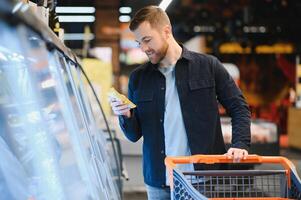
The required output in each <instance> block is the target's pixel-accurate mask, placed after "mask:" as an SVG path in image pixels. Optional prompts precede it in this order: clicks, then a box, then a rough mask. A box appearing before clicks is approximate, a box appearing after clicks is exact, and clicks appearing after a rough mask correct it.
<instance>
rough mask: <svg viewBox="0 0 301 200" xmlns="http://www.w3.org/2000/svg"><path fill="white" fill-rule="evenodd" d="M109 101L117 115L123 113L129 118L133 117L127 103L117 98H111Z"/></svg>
mask: <svg viewBox="0 0 301 200" xmlns="http://www.w3.org/2000/svg"><path fill="white" fill-rule="evenodd" d="M109 101H110V104H111V107H112V110H113V112H114V114H115V115H123V116H126V117H127V118H130V117H131V111H130V110H131V109H130V108H129V106H128V105H127V104H125V103H123V102H122V101H120V100H118V99H115V98H109Z"/></svg>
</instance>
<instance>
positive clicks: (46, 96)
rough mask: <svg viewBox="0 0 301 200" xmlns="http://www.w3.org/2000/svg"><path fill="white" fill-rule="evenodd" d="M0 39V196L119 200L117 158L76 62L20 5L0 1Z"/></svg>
mask: <svg viewBox="0 0 301 200" xmlns="http://www.w3.org/2000/svg"><path fill="white" fill-rule="evenodd" d="M0 38H1V40H0V86H1V87H0V160H1V162H0V199H5V200H9V199H17V200H18V199H22V200H24V199H35V200H38V199H43V200H44V199H45V200H47V199H49V200H50V199H51V200H53V199H56V200H60V199H62V200H63V199H72V200H73V199H75V200H76V199H78V200H81V199H101V200H103V199H114V200H115V199H121V198H122V195H121V180H120V174H121V164H120V154H118V151H117V146H116V145H115V143H114V142H113V139H112V138H113V136H112V135H110V134H109V133H110V130H109V127H108V124H107V123H106V119H105V116H104V115H103V112H101V107H99V106H100V104H99V102H98V100H97V97H96V96H95V94H94V93H93V88H92V86H91V84H89V81H88V80H87V78H86V77H85V76H84V72H83V70H82V68H81V67H80V65H79V63H78V62H77V61H76V57H75V56H74V55H73V54H72V53H71V52H70V50H69V49H67V48H66V47H65V46H64V45H63V44H62V43H61V42H60V41H59V40H58V39H57V38H56V36H55V35H54V34H53V33H52V31H51V30H50V29H49V28H48V27H47V26H46V25H44V24H43V23H42V22H40V21H39V20H38V19H37V18H36V16H35V15H34V14H32V13H31V12H30V10H29V9H28V7H26V5H25V4H22V3H20V2H15V1H8V0H4V1H1V3H0ZM85 82H86V84H85ZM95 102H97V103H95ZM92 104H93V106H91V105H92ZM108 135H109V136H110V137H109V136H108ZM108 138H111V140H110V139H108ZM119 151H120V150H119ZM112 152H113V153H112Z"/></svg>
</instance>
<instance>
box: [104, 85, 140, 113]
mask: <svg viewBox="0 0 301 200" xmlns="http://www.w3.org/2000/svg"><path fill="white" fill-rule="evenodd" d="M108 96H109V97H111V98H115V99H117V100H119V101H122V102H123V103H125V104H127V105H128V106H129V107H130V108H131V109H132V108H136V105H135V104H134V103H133V102H131V101H130V100H129V99H128V98H127V97H126V96H124V95H123V94H120V93H119V92H117V91H116V90H115V89H114V88H110V90H109V92H108Z"/></svg>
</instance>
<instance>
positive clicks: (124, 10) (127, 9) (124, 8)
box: [119, 7, 132, 14]
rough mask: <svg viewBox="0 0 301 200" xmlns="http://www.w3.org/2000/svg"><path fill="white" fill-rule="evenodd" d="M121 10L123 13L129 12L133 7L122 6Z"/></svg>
mask: <svg viewBox="0 0 301 200" xmlns="http://www.w3.org/2000/svg"><path fill="white" fill-rule="evenodd" d="M119 12H120V13H122V14H129V13H131V12H132V8H131V7H120V8H119Z"/></svg>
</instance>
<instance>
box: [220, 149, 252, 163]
mask: <svg viewBox="0 0 301 200" xmlns="http://www.w3.org/2000/svg"><path fill="white" fill-rule="evenodd" d="M225 155H227V157H228V158H230V159H233V162H234V163H238V162H240V160H241V159H246V158H247V156H248V151H247V150H245V149H239V148H230V149H229V150H228V152H227V153H225Z"/></svg>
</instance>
